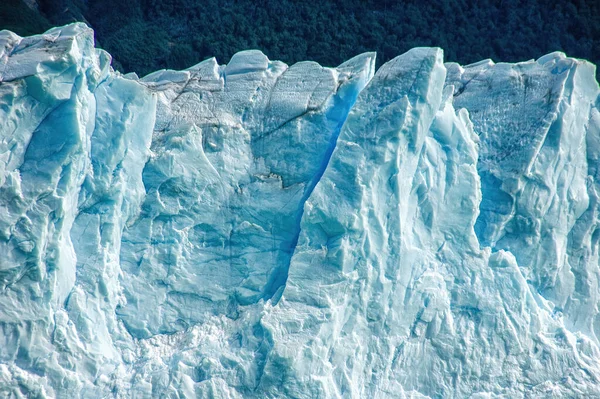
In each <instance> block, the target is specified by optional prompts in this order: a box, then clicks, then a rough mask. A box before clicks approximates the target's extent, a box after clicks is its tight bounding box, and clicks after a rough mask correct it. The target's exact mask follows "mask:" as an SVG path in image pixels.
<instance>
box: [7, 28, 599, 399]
mask: <svg viewBox="0 0 600 399" xmlns="http://www.w3.org/2000/svg"><path fill="white" fill-rule="evenodd" d="M110 62H111V57H110V55H109V54H108V53H106V52H105V51H103V50H100V49H97V48H95V47H94V39H93V31H92V30H91V29H89V28H88V27H86V26H85V25H83V24H72V25H67V26H65V27H61V28H54V29H51V30H49V31H48V32H46V33H45V34H43V35H38V36H32V37H27V38H21V37H19V36H17V35H15V34H13V33H11V32H8V31H1V32H0V397H2V398H4V397H6V398H55V397H56V398H150V397H156V398H196V397H198V398H264V397H267V398H279V397H290V398H368V397H372V398H425V397H429V398H451V397H456V398H463V397H464V398H467V397H470V398H481V399H483V398H519V397H523V398H524V397H535V398H548V397H554V398H562V397H565V398H568V397H596V396H600V346H599V345H600V341H599V338H600V315H599V314H600V310H599V306H598V305H599V303H600V287H599V277H600V267H599V266H600V264H599V258H598V250H599V247H598V241H599V239H600V216H599V212H600V203H599V195H600V186H599V183H600V169H599V166H600V114H599V108H600V97H599V93H600V90H599V87H598V83H597V82H596V79H595V67H594V66H593V65H592V64H590V63H588V62H586V61H582V60H576V59H572V58H568V57H566V56H565V55H564V54H562V53H552V54H548V55H546V56H544V57H542V58H540V59H538V60H535V61H527V62H522V63H516V64H507V63H497V64H495V63H494V62H492V61H490V60H486V61H481V62H479V63H476V64H472V65H467V66H460V65H458V64H455V63H444V61H443V52H442V50H440V49H435V48H416V49H413V50H410V51H409V52H407V53H405V54H403V55H400V56H398V57H397V58H395V59H393V60H391V61H389V62H388V63H386V64H384V65H383V66H381V67H380V68H379V69H378V70H376V69H375V54H373V53H366V54H362V55H359V56H357V57H354V58H352V59H351V60H349V61H347V62H345V63H343V64H342V65H340V66H338V67H337V68H325V67H322V66H320V65H318V64H317V63H314V62H300V63H297V64H294V65H292V66H288V65H286V64H284V63H282V62H278V61H270V60H269V59H268V58H267V57H266V56H265V55H264V54H262V53H261V52H259V51H256V50H249V51H243V52H240V53H237V54H236V55H234V56H233V57H232V59H231V61H230V62H229V63H228V64H227V65H219V64H218V63H217V62H216V60H215V59H209V60H206V61H204V62H201V63H200V64H197V65H195V66H193V67H191V68H189V69H186V70H184V71H171V70H162V71H158V72H155V73H152V74H150V75H148V76H145V77H143V78H141V79H140V78H138V77H137V76H136V75H135V74H127V75H122V74H120V73H118V72H115V71H114V70H113V69H112V68H111V67H110Z"/></svg>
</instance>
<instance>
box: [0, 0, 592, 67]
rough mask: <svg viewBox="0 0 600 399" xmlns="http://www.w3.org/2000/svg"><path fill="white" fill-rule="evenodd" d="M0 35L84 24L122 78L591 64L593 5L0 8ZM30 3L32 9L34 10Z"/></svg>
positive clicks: (143, 3) (188, 1)
mask: <svg viewBox="0 0 600 399" xmlns="http://www.w3.org/2000/svg"><path fill="white" fill-rule="evenodd" d="M3 3H4V4H3V5H2V6H0V29H10V30H13V31H15V32H16V33H18V34H20V35H31V34H34V33H41V32H43V31H44V30H46V29H48V28H49V27H51V26H54V25H64V24H66V23H69V22H73V21H84V22H86V23H87V24H88V25H90V26H91V27H92V28H94V30H95V32H96V41H97V45H98V46H99V47H102V48H104V49H106V50H107V51H109V52H110V53H111V54H112V55H113V57H114V61H113V66H114V67H115V68H116V69H119V70H121V71H122V72H131V71H134V72H137V73H138V74H139V75H145V74H147V73H149V72H151V71H154V70H157V69H161V68H173V69H183V68H187V67H189V66H191V65H193V64H196V63H197V62H199V61H202V60H204V59H206V58H209V57H213V56H214V57H216V58H217V60H218V61H219V63H226V62H227V61H228V60H229V58H230V57H231V56H232V55H233V54H234V53H235V52H237V51H240V50H244V49H250V48H257V49H260V50H262V51H263V52H264V53H265V54H266V55H267V56H268V57H269V58H271V59H274V60H275V59H277V60H281V61H284V62H286V63H288V64H291V63H294V62H297V61H301V60H314V61H317V62H319V63H321V64H322V65H326V66H336V65H338V64H340V63H341V62H343V61H345V60H347V59H348V58H350V57H352V56H354V55H356V54H359V53H361V52H365V51H377V54H378V64H381V63H382V62H385V61H387V60H389V59H391V58H393V57H395V56H396V55H399V54H401V53H403V52H405V51H407V50H409V49H410V48H412V47H417V46H438V47H441V48H443V49H444V51H445V59H446V60H447V61H456V62H459V63H461V64H468V63H472V62H475V61H479V60H482V59H485V58H491V59H493V60H494V61H496V62H499V61H506V62H515V61H523V60H528V59H531V58H537V57H539V56H541V55H543V54H546V53H549V52H551V51H556V50H560V51H564V52H565V53H567V55H569V56H572V57H577V58H585V59H588V60H590V61H592V62H594V63H596V64H597V63H598V62H599V61H600V51H599V50H598V49H600V1H597V0H575V1H565V0H557V1H553V2H547V1H532V0H478V1H475V0H453V1H450V0H441V1H437V2H430V1H422V0H418V1H415V0H408V1H373V0H366V1H365V0H363V1H361V0H321V1H310V2H309V1H298V0H263V1H254V0H126V1H123V0H103V1H88V2H83V1H81V0H38V2H37V3H35V1H34V0H29V1H28V3H30V6H29V7H28V6H27V5H26V4H25V3H24V2H23V1H22V0H4V2H3ZM36 4H37V9H36V7H35V5H36Z"/></svg>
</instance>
